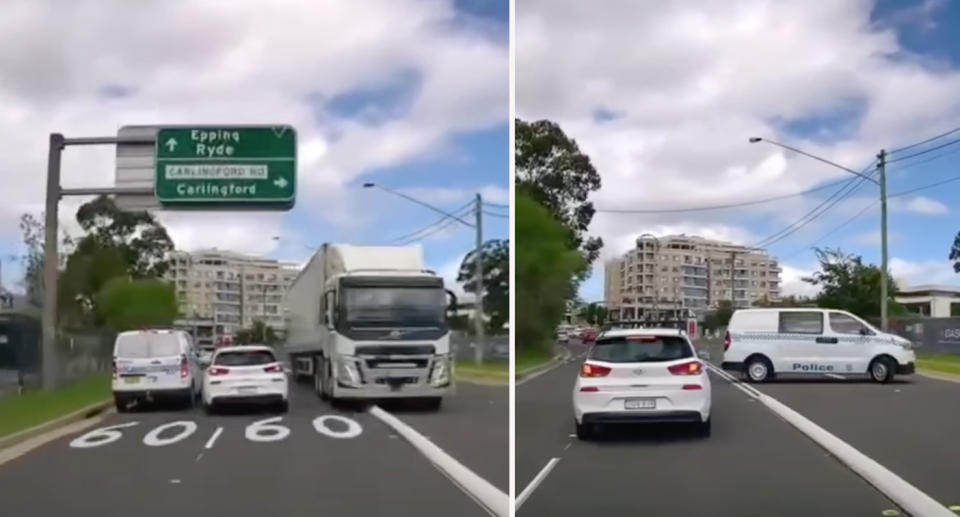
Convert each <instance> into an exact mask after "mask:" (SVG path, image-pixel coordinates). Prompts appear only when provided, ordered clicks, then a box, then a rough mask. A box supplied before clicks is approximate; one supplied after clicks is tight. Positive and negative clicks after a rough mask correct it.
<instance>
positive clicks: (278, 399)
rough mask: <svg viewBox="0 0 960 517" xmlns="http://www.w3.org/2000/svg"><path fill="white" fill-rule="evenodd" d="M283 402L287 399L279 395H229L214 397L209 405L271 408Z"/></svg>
mask: <svg viewBox="0 0 960 517" xmlns="http://www.w3.org/2000/svg"><path fill="white" fill-rule="evenodd" d="M285 400H287V397H286V396H284V395H282V394H279V393H263V394H258V395H229V396H221V397H214V398H213V399H211V403H212V404H216V405H218V406H227V405H231V404H236V405H241V404H263V405H271V406H272V405H275V404H280V403H282V402H283V401H285Z"/></svg>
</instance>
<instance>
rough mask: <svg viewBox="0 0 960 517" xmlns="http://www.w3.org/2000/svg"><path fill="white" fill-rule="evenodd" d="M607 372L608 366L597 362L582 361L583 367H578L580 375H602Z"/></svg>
mask: <svg viewBox="0 0 960 517" xmlns="http://www.w3.org/2000/svg"><path fill="white" fill-rule="evenodd" d="M608 373H610V368H609V367H607V366H600V365H599V364H590V363H583V367H581V368H580V376H581V377H604V376H606V375H607V374H608Z"/></svg>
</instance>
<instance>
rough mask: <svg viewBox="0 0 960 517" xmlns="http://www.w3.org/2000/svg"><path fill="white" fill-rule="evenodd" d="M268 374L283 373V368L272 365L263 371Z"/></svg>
mask: <svg viewBox="0 0 960 517" xmlns="http://www.w3.org/2000/svg"><path fill="white" fill-rule="evenodd" d="M263 371H265V372H267V373H283V367H282V366H280V365H279V364H271V365H270V366H268V367H266V368H264V369H263Z"/></svg>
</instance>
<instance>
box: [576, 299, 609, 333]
mask: <svg viewBox="0 0 960 517" xmlns="http://www.w3.org/2000/svg"><path fill="white" fill-rule="evenodd" d="M580 317H581V318H583V320H584V321H586V322H587V323H589V324H590V325H591V326H593V327H598V326H600V325H603V324H604V323H606V322H607V308H606V307H604V306H603V304H601V303H597V302H593V303H588V304H586V305H584V306H582V307H581V308H580Z"/></svg>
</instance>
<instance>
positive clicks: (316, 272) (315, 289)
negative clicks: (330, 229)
mask: <svg viewBox="0 0 960 517" xmlns="http://www.w3.org/2000/svg"><path fill="white" fill-rule="evenodd" d="M451 307H453V308H455V307H456V297H455V296H454V294H453V293H452V292H451V291H449V290H447V289H445V288H444V283H443V278H442V277H440V276H438V275H437V274H436V273H435V272H433V271H430V270H429V269H427V268H426V267H425V265H424V260H423V250H422V249H421V247H420V246H418V245H415V246H355V245H349V244H324V245H323V246H322V247H321V248H320V249H319V250H318V251H317V253H316V254H314V255H313V257H311V259H310V261H309V262H308V263H307V265H306V267H304V268H303V270H302V271H301V272H300V274H299V275H298V276H297V278H296V280H294V282H293V285H292V286H291V287H290V289H289V290H288V291H287V311H288V312H287V342H286V344H285V349H286V352H287V354H288V355H289V357H290V363H291V368H292V370H293V374H294V376H295V378H297V379H298V380H303V379H309V380H311V381H312V382H313V386H314V389H315V391H316V392H317V394H318V395H319V396H320V397H321V398H324V399H329V400H331V401H332V402H333V403H338V402H342V401H344V400H362V399H367V400H371V399H382V398H413V399H421V400H422V401H423V402H424V403H425V404H427V405H428V406H430V407H432V408H435V409H438V408H439V407H440V405H441V402H442V398H443V397H444V396H446V395H449V394H451V393H453V390H454V383H453V354H452V350H451V347H450V327H449V325H448V322H447V314H448V309H450V308H451Z"/></svg>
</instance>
